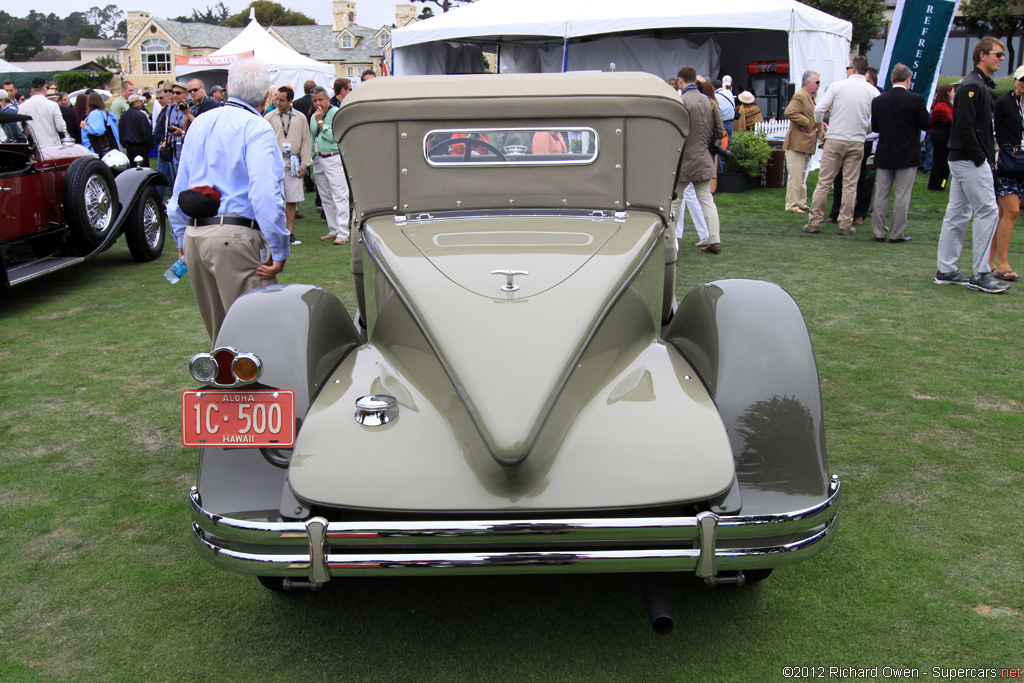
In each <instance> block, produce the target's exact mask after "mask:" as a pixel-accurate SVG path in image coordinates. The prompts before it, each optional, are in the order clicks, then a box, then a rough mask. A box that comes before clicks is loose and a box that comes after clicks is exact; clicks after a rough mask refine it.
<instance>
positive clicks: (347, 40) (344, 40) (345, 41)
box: [341, 33, 352, 47]
mask: <svg viewBox="0 0 1024 683" xmlns="http://www.w3.org/2000/svg"><path fill="white" fill-rule="evenodd" d="M341 46H342V47H352V36H350V35H349V34H347V33H346V34H345V35H343V36H342V37H341Z"/></svg>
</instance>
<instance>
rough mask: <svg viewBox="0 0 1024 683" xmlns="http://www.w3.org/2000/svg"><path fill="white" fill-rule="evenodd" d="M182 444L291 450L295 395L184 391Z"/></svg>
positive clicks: (293, 432)
mask: <svg viewBox="0 0 1024 683" xmlns="http://www.w3.org/2000/svg"><path fill="white" fill-rule="evenodd" d="M181 443H182V445H183V446H195V447H199V448H207V447H213V446H218V447H221V448H291V447H292V446H294V445H295V392H294V391H291V390H282V389H278V390H269V391H268V390H263V389H260V390H255V389H254V390H251V391H245V390H244V389H242V390H239V389H232V390H228V391H224V390H217V389H202V390H199V391H183V392H181Z"/></svg>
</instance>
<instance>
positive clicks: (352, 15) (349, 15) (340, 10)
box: [333, 0, 356, 31]
mask: <svg viewBox="0 0 1024 683" xmlns="http://www.w3.org/2000/svg"><path fill="white" fill-rule="evenodd" d="M355 23H356V3H355V2H352V1H351V0H334V26H333V28H334V30H335V31H340V30H341V29H343V28H345V27H346V26H348V25H349V24H355Z"/></svg>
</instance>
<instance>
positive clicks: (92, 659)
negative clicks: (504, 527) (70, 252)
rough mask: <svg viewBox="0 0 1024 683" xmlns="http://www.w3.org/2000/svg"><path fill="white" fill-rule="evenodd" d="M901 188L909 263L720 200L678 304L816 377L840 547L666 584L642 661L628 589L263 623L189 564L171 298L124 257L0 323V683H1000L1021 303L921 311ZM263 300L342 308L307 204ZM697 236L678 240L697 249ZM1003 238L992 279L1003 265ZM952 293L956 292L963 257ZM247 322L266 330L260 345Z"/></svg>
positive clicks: (450, 593) (1016, 529) (343, 290)
mask: <svg viewBox="0 0 1024 683" xmlns="http://www.w3.org/2000/svg"><path fill="white" fill-rule="evenodd" d="M925 181H926V178H925V177H924V176H923V174H922V175H919V176H918V181H917V185H916V187H915V194H914V199H913V205H912V213H911V224H910V228H909V230H908V234H910V235H913V236H914V241H913V242H912V243H909V244H901V245H889V244H878V243H875V242H874V240H873V239H872V234H871V231H870V228H869V227H865V228H863V229H861V230H860V231H859V232H858V233H857V234H856V235H855V236H852V237H839V236H837V235H836V234H835V230H834V228H835V226H823V227H824V228H825V232H823V233H822V234H820V235H807V234H805V233H802V232H801V231H800V227H801V226H802V225H803V223H804V222H805V221H804V218H803V217H801V216H794V215H790V214H786V213H784V212H783V210H782V207H783V192H784V191H783V190H755V191H751V192H747V193H746V194H743V195H733V196H725V195H720V196H718V204H719V208H720V211H721V215H722V235H723V247H724V252H723V253H722V254H721V255H719V256H712V255H707V254H703V253H701V252H699V251H698V250H696V249H694V248H693V247H692V246H686V247H685V248H684V250H683V252H682V253H681V255H680V264H679V265H680V267H679V274H678V281H679V293H680V295H682V294H685V292H686V291H687V290H689V289H690V288H691V287H693V286H694V285H696V284H699V283H701V282H705V281H708V280H712V279H718V278H728V277H750V278H763V279H767V280H773V281H775V282H778V283H779V284H781V285H782V286H783V287H785V288H786V289H787V290H788V291H789V292H790V293H792V294H793V296H794V297H795V298H796V300H797V302H798V303H799V304H800V306H801V308H802V310H803V312H804V315H805V317H806V319H807V323H808V326H809V328H810V333H811V337H812V339H813V342H814V345H815V349H816V353H817V358H818V365H819V369H820V373H821V379H822V390H823V394H824V402H825V420H826V430H827V441H828V447H829V457H830V467H831V470H832V472H833V473H835V474H838V475H840V477H842V479H843V485H844V487H843V490H844V498H843V501H842V508H841V514H840V523H839V526H838V533H837V536H836V539H835V542H834V543H833V544H832V546H831V547H830V548H829V549H828V550H827V551H826V552H825V553H824V554H823V555H821V556H820V557H818V558H816V559H814V560H812V561H809V562H806V563H803V564H800V565H796V566H793V567H790V568H785V569H781V570H778V571H776V572H775V574H774V575H773V576H772V577H771V578H769V579H768V580H767V581H765V582H764V583H762V584H760V585H758V586H754V587H747V588H744V589H733V588H718V589H708V588H705V587H704V586H702V585H700V584H697V583H695V582H693V581H690V580H686V579H685V578H684V577H679V578H671V577H666V580H665V581H664V583H665V587H666V591H667V593H668V597H669V599H670V602H671V604H672V607H673V610H674V612H675V616H676V622H677V626H676V631H675V633H673V634H672V635H671V636H669V637H667V638H658V637H656V636H654V635H653V634H652V633H651V631H650V628H649V627H648V625H647V622H646V618H645V612H644V606H643V603H642V601H641V598H640V591H639V588H638V585H637V582H636V580H635V578H633V577H629V576H618V575H611V576H571V577H550V576H549V577H490V578H422V579H415V578H411V579H410V578H393V579H389V578H373V579H347V580H335V581H331V582H330V583H329V584H328V586H327V587H326V588H325V589H324V590H323V591H321V592H319V593H317V594H312V595H309V594H301V595H290V596H281V595H275V594H271V593H269V592H267V591H266V590H264V589H263V588H261V587H260V586H259V584H258V583H257V582H256V581H255V580H253V579H248V578H245V577H242V576H238V575H234V574H231V573H228V572H224V571H220V570H216V569H214V568H213V567H211V566H208V565H206V564H205V563H203V562H202V561H200V560H199V559H198V557H197V556H196V555H195V554H194V553H193V551H192V549H191V546H190V542H189V535H190V531H189V529H188V516H187V507H186V494H187V491H188V487H189V486H190V485H191V484H192V483H193V482H194V477H195V464H196V453H195V452H193V451H190V450H186V449H184V448H181V447H180V446H179V445H178V444H179V443H180V441H179V439H180V434H179V430H180V427H179V393H180V391H181V390H182V389H184V388H187V387H192V386H193V384H194V382H193V381H192V379H191V377H190V376H189V374H188V368H187V362H188V358H189V357H190V356H191V355H192V354H193V353H196V352H197V351H201V350H204V349H205V348H208V340H207V338H206V335H205V331H204V329H203V325H202V322H201V320H200V318H199V314H198V312H197V311H196V308H195V303H194V301H193V300H192V295H191V291H190V289H189V285H188V283H187V281H183V282H181V283H179V284H177V285H170V284H168V283H167V282H166V280H164V279H163V277H162V272H163V270H164V269H165V268H166V267H167V266H168V265H169V264H170V263H171V262H172V261H173V260H174V258H175V256H176V255H175V254H174V253H172V250H170V249H168V250H167V251H165V253H164V256H163V257H162V258H161V259H160V260H159V261H158V262H155V263H151V264H142V265H139V264H135V263H133V262H132V260H131V257H130V256H129V254H128V250H127V247H125V246H124V244H123V241H122V242H119V243H118V244H117V245H116V246H115V247H114V248H113V249H111V250H109V251H108V252H106V253H104V254H103V255H101V256H99V257H98V258H96V259H94V260H92V261H90V262H88V263H86V264H84V265H81V266H78V267H76V268H73V269H71V270H66V271H63V272H60V273H57V274H55V275H52V276H50V277H48V278H45V279H42V280H37V281H34V282H31V283H28V284H26V285H23V286H21V287H18V288H16V289H14V290H11V291H10V292H7V293H6V294H5V295H4V299H3V301H0V342H2V343H0V410H2V415H3V418H2V420H0V442H2V443H3V446H2V448H0V462H2V467H0V587H2V588H0V680H3V681H37V680H81V681H136V680H154V681H178V680H196V681H246V682H249V681H293V680H295V681H297V680H359V681H362V680H417V681H418V680H439V681H451V680H458V681H461V680H465V681H492V680H493V681H504V680H508V681H520V680H538V681H552V680H557V681H576V680H579V681H584V680H586V681H591V680H602V681H603V680H623V681H634V680H666V681H733V680H735V681H775V680H783V667H786V666H809V667H825V671H824V673H825V675H826V676H827V674H828V667H830V666H837V667H856V668H861V667H879V672H878V676H879V678H881V677H882V675H883V672H882V668H881V667H885V666H890V667H900V666H910V667H917V668H919V669H920V670H921V677H922V678H925V677H930V676H925V674H926V673H932V667H943V668H957V667H960V668H966V667H995V668H997V669H998V668H1000V667H1017V666H1020V665H1021V664H1022V663H1024V661H1022V655H1021V652H1022V649H1024V648H1022V643H1024V616H1022V614H1024V571H1022V568H1024V520H1022V513H1021V508H1022V499H1021V492H1022V491H1024V405H1022V402H1024V398H1022V396H1024V391H1022V387H1024V361H1022V353H1021V352H1022V324H1021V320H1022V318H1024V285H1018V286H1016V287H1014V288H1013V289H1011V290H1010V291H1009V292H1008V293H1007V294H1004V295H1000V296H991V295H988V294H982V293H978V292H972V291H969V290H967V289H966V288H964V287H938V286H936V285H934V284H932V281H931V278H932V276H933V275H934V272H935V269H936V266H935V252H936V243H937V240H938V234H939V227H940V223H941V219H942V213H943V211H944V209H945V202H946V195H945V194H944V193H943V194H940V193H931V192H927V191H926V190H925ZM303 209H304V211H305V213H306V218H305V219H303V220H302V221H299V224H298V227H297V233H298V235H299V236H300V237H301V238H302V240H303V244H302V245H301V246H299V247H296V248H295V249H294V251H293V256H292V258H291V259H290V260H289V261H288V266H287V269H286V270H285V272H284V274H283V277H282V280H283V281H284V282H312V283H316V284H319V285H322V286H324V287H326V288H328V289H330V290H331V291H333V292H335V293H336V294H337V295H338V296H339V297H340V298H341V299H342V300H343V301H344V302H345V304H346V306H349V307H350V310H351V309H352V307H353V294H352V289H351V286H350V284H349V279H350V277H349V268H348V255H349V249H348V247H336V246H333V245H331V244H329V243H323V242H320V241H319V240H318V239H317V237H319V235H321V234H323V233H324V232H326V229H325V227H324V224H323V223H322V222H321V221H319V219H317V218H316V214H315V212H314V211H313V209H312V206H311V203H309V202H307V203H306V204H305V205H304V206H303ZM693 241H695V236H694V234H693V232H692V228H689V229H688V232H687V234H686V236H685V239H684V240H683V243H684V244H686V245H692V243H693ZM1022 244H1024V237H1019V238H1018V240H1017V241H1016V243H1015V244H1014V245H1013V247H1012V249H1011V263H1013V264H1014V265H1015V266H1018V267H1022V266H1024V254H1022V249H1021V245H1022ZM961 265H962V266H963V269H964V270H965V271H968V272H969V271H970V246H969V240H968V246H967V247H966V248H965V251H964V256H963V258H962V259H961ZM272 324H273V322H272V321H268V325H272Z"/></svg>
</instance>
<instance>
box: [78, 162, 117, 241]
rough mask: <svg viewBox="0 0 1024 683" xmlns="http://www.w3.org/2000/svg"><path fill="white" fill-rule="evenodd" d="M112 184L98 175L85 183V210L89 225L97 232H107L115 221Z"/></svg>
mask: <svg viewBox="0 0 1024 683" xmlns="http://www.w3.org/2000/svg"><path fill="white" fill-rule="evenodd" d="M111 199H112V198H111V193H110V186H109V185H108V184H107V183H106V181H105V180H104V179H103V178H102V177H100V176H98V175H94V176H91V177H90V178H89V179H88V180H87V181H86V183H85V210H86V212H87V213H88V216H89V225H91V226H92V229H93V230H94V231H95V232H96V233H97V234H103V233H105V232H106V231H107V230H108V229H109V228H110V225H111V223H112V222H113V217H114V206H113V202H112V201H111Z"/></svg>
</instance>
